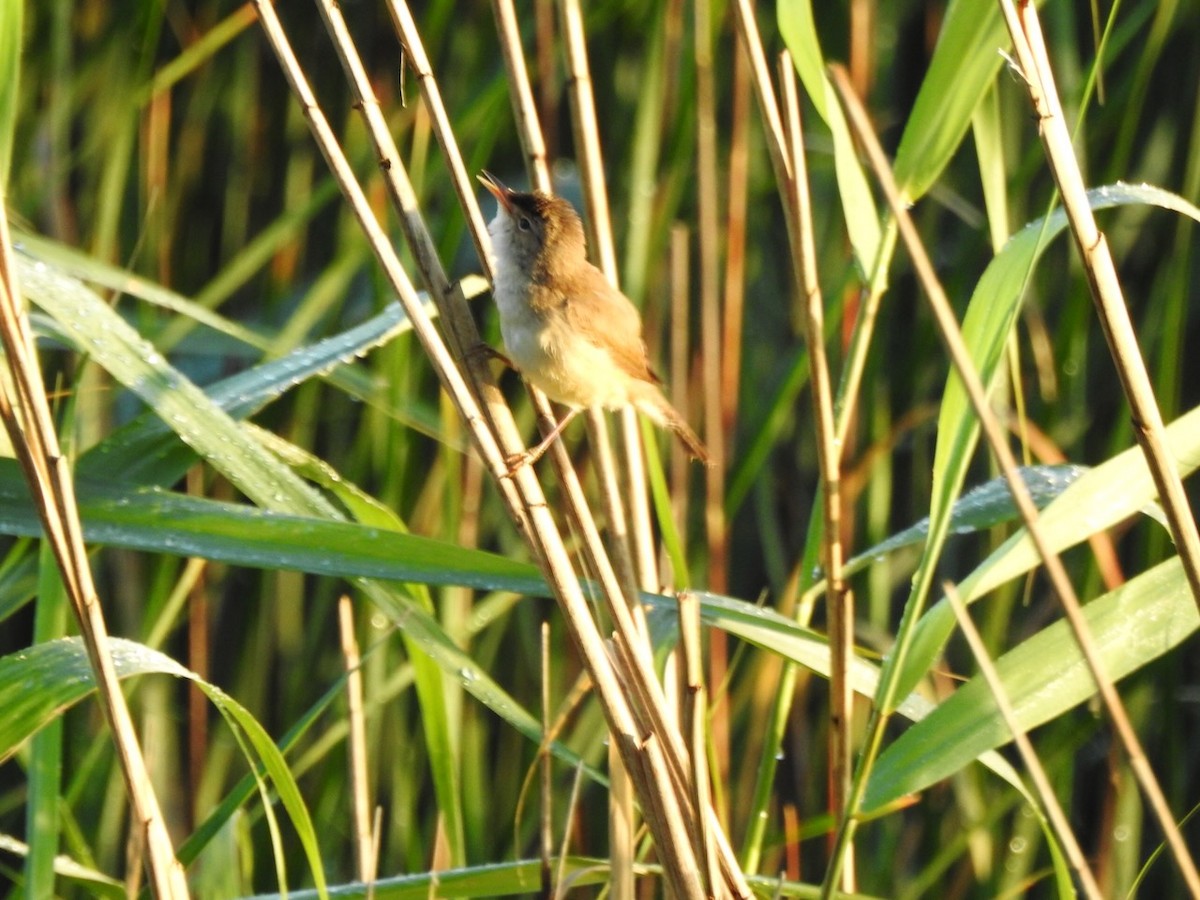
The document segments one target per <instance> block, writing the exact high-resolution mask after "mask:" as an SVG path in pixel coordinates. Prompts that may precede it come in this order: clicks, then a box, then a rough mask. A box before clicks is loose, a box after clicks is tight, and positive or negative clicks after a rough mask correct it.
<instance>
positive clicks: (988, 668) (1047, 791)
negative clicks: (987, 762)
mask: <svg viewBox="0 0 1200 900" xmlns="http://www.w3.org/2000/svg"><path fill="white" fill-rule="evenodd" d="M943 588H944V590H945V594H946V599H947V600H949V601H950V608H951V609H953V610H954V615H955V617H957V619H958V625H959V627H960V628H961V629H962V632H963V636H964V637H965V638H966V639H967V644H968V645H970V647H971V653H972V654H974V656H975V661H976V662H977V663H978V664H979V671H980V672H981V673H982V674H983V678H984V681H986V682H987V686H988V688H989V689H990V690H991V692H992V697H993V698H995V701H996V709H998V710H999V711H1000V715H1001V717H1002V718H1003V719H1004V724H1005V725H1007V726H1008V730H1009V731H1011V732H1012V736H1013V741H1014V742H1015V743H1016V745H1017V751H1018V752H1019V753H1020V754H1021V759H1022V761H1023V762H1024V763H1025V768H1026V769H1028V770H1029V776H1030V778H1031V779H1032V780H1033V787H1034V790H1035V791H1037V795H1038V797H1039V799H1041V801H1042V808H1043V809H1044V810H1045V811H1046V816H1047V817H1048V818H1049V819H1050V823H1051V825H1052V826H1053V827H1054V833H1055V834H1057V835H1058V839H1059V840H1060V841H1061V842H1062V845H1063V849H1064V850H1065V851H1066V854H1067V859H1068V861H1069V862H1070V863H1071V868H1073V869H1074V870H1075V873H1076V874H1077V875H1078V876H1079V883H1080V884H1081V885H1082V886H1083V892H1084V894H1085V895H1086V896H1088V897H1089V898H1092V900H1100V898H1101V897H1103V894H1102V893H1101V892H1100V886H1099V885H1098V884H1097V883H1096V878H1095V876H1094V875H1093V874H1092V870H1091V868H1090V867H1089V866H1088V864H1087V858H1086V857H1085V856H1084V855H1083V849H1082V848H1081V847H1080V846H1079V841H1078V839H1077V838H1076V837H1075V832H1074V831H1073V830H1072V829H1071V823H1070V822H1069V821H1068V820H1067V815H1066V813H1064V812H1063V808H1062V804H1060V803H1059V802H1058V797H1057V796H1055V794H1054V786H1053V785H1051V784H1050V779H1049V778H1048V777H1047V775H1046V770H1045V769H1044V768H1042V763H1041V760H1039V759H1038V755H1037V751H1035V750H1034V749H1033V744H1032V743H1031V742H1030V740H1029V735H1027V734H1026V733H1025V731H1024V730H1023V729H1022V728H1021V723H1020V722H1018V721H1017V714H1016V711H1015V710H1014V709H1013V705H1012V701H1011V700H1009V698H1008V691H1007V690H1005V688H1004V682H1003V681H1001V680H1000V673H999V672H997V671H996V664H995V663H994V662H992V657H991V654H989V653H988V650H987V647H986V646H985V645H984V643H983V637H982V635H980V633H979V630H978V629H977V628H976V627H975V623H974V622H973V621H972V620H971V614H970V613H969V612H967V608H966V606H965V605H964V604H963V602H962V598H961V597H959V596H958V591H957V590H956V589H955V587H954V585H953V584H952V583H951V582H946V583H945V585H943Z"/></svg>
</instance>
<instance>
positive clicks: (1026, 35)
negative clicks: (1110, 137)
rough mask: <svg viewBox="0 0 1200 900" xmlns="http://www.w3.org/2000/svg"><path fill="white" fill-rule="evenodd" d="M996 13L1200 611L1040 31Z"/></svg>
mask: <svg viewBox="0 0 1200 900" xmlns="http://www.w3.org/2000/svg"><path fill="white" fill-rule="evenodd" d="M1000 8H1001V9H1002V10H1003V12H1004V19H1005V22H1006V23H1007V25H1008V30H1009V34H1010V35H1011V36H1012V40H1013V48H1014V49H1015V51H1016V56H1017V62H1018V63H1019V64H1020V66H1021V74H1022V77H1023V78H1024V81H1025V86H1026V89H1027V90H1028V91H1029V99H1030V101H1031V102H1032V104H1033V108H1034V111H1035V112H1036V113H1037V116H1038V133H1039V134H1040V135H1041V138H1042V146H1043V147H1044V148H1045V151H1046V160H1047V162H1048V163H1049V164H1050V171H1051V172H1052V173H1053V175H1054V181H1055V183H1056V184H1057V185H1058V190H1059V194H1060V195H1061V196H1062V203H1063V209H1064V210H1065V211H1066V214H1067V221H1068V222H1069V224H1070V227H1071V235H1072V236H1073V237H1074V238H1075V246H1076V247H1077V248H1078V249H1079V255H1080V258H1081V260H1082V262H1083V269H1084V272H1085V273H1087V280H1088V287H1089V288H1091V293H1092V299H1093V300H1094V301H1095V304H1096V313H1097V315H1098V317H1099V319H1100V325H1101V327H1102V328H1103V329H1104V337H1105V340H1107V341H1108V349H1109V353H1110V354H1111V355H1112V358H1113V363H1114V364H1115V365H1116V368H1117V375H1118V376H1120V379H1121V388H1122V390H1124V392H1125V397H1126V399H1128V401H1129V406H1130V410H1131V412H1132V414H1133V430H1134V435H1135V436H1136V437H1137V441H1138V443H1139V444H1141V446H1142V452H1143V453H1144V454H1145V456H1146V464H1147V465H1148V466H1149V467H1150V474H1151V476H1152V477H1153V478H1154V484H1155V486H1156V487H1157V488H1158V496H1159V500H1160V501H1161V503H1162V507H1163V512H1164V513H1165V514H1166V517H1167V524H1168V526H1169V527H1170V530H1171V537H1172V539H1173V540H1174V542H1175V549H1176V552H1178V554H1179V559H1180V562H1182V563H1183V571H1184V573H1185V574H1186V575H1187V580H1188V585H1189V586H1190V587H1191V589H1192V598H1193V599H1194V600H1195V602H1196V606H1197V608H1200V531H1198V530H1197V527H1196V518H1195V516H1194V515H1193V513H1192V509H1191V506H1190V505H1189V503H1188V498H1187V493H1186V492H1185V491H1184V489H1183V480H1182V479H1181V478H1180V477H1179V469H1178V468H1177V466H1176V463H1175V460H1174V459H1172V458H1171V453H1170V450H1169V449H1168V447H1167V441H1166V436H1165V434H1164V428H1165V426H1164V425H1163V419H1162V413H1161V412H1160V411H1159V408H1158V401H1157V400H1156V399H1155V397H1154V386H1153V385H1152V384H1151V383H1150V375H1149V373H1148V372H1147V371H1146V363H1145V360H1144V359H1143V358H1142V353H1141V350H1140V348H1139V347H1138V342H1137V335H1136V334H1135V333H1134V330H1133V322H1132V321H1131V319H1130V317H1129V308H1128V306H1127V305H1126V303H1125V297H1124V295H1123V293H1122V291H1121V282H1120V279H1118V277H1117V268H1116V265H1115V264H1114V263H1113V258H1112V254H1111V253H1110V252H1109V249H1108V241H1106V240H1105V238H1104V233H1103V232H1102V231H1100V229H1099V228H1098V227H1097V226H1096V219H1095V216H1093V215H1092V208H1091V205H1090V204H1089V203H1088V200H1087V190H1086V187H1085V185H1084V181H1083V174H1082V173H1081V172H1080V171H1079V162H1078V160H1077V159H1076V158H1075V151H1074V148H1073V147H1072V146H1071V134H1070V131H1069V130H1068V128H1067V121H1066V118H1065V117H1064V116H1063V111H1062V104H1061V102H1060V101H1059V99H1058V89H1057V88H1056V87H1055V84H1054V72H1053V70H1052V69H1051V67H1050V59H1049V56H1048V54H1047V52H1046V45H1045V41H1044V40H1043V39H1042V29H1041V25H1040V23H1039V22H1038V16H1037V8H1036V6H1035V5H1034V4H1032V3H1028V2H1021V3H1019V4H1018V6H1017V7H1014V5H1013V2H1012V0H1001V3H1000Z"/></svg>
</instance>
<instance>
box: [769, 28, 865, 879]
mask: <svg viewBox="0 0 1200 900" xmlns="http://www.w3.org/2000/svg"><path fill="white" fill-rule="evenodd" d="M779 83H780V86H781V88H782V91H783V104H782V105H783V118H784V128H785V136H786V138H787V141H788V157H789V159H790V161H791V166H790V168H791V171H792V179H791V181H790V182H789V183H788V187H789V191H788V202H789V205H791V206H792V207H793V213H792V215H793V218H794V220H795V222H796V225H797V228H796V237H797V238H798V241H797V242H796V243H794V244H793V245H792V248H791V255H792V265H793V266H794V267H795V268H796V269H797V272H796V276H797V277H796V283H797V285H798V286H799V289H800V291H801V293H802V294H803V297H802V298H801V305H802V307H803V309H804V310H805V317H804V325H805V339H806V341H807V343H808V358H809V369H810V372H811V374H810V376H809V381H810V382H811V384H812V403H813V421H814V422H815V424H816V435H815V439H816V444H817V462H818V466H819V469H820V472H821V495H822V515H823V519H824V522H823V525H824V532H825V533H824V538H823V540H822V541H821V565H822V566H823V567H824V569H825V582H826V592H825V593H826V609H827V615H828V619H829V656H830V666H829V691H830V697H831V699H830V708H829V742H830V752H829V758H830V788H831V792H830V793H831V797H830V806H831V808H832V811H833V814H834V817H835V818H836V820H837V821H838V822H839V823H840V822H844V821H845V818H846V816H847V815H848V814H849V813H848V810H847V806H846V798H847V796H848V795H849V793H850V778H851V771H852V764H851V746H850V735H851V734H852V733H853V726H854V721H853V715H854V694H853V690H852V689H851V686H850V679H849V666H850V660H851V658H852V654H853V651H854V595H853V594H852V593H851V592H850V589H849V588H848V587H847V585H846V581H845V579H844V578H843V576H842V556H843V555H842V538H841V532H842V492H841V457H842V454H841V448H840V447H839V445H838V441H837V436H836V428H835V426H834V415H833V383H832V381H831V379H830V376H829V362H828V359H827V357H826V354H825V314H824V309H823V301H822V298H821V285H820V282H819V281H818V279H817V253H816V248H815V242H814V240H813V228H812V202H811V199H810V197H809V192H808V169H807V166H806V163H805V158H804V139H803V136H802V133H801V123H800V98H799V92H798V90H797V87H796V69H795V67H794V66H793V65H792V57H791V54H789V53H788V52H787V51H786V50H785V51H783V52H782V53H781V54H780V56H779ZM856 880H857V879H856V878H855V874H854V861H853V855H852V853H851V852H850V851H847V856H846V862H845V864H844V866H843V870H842V890H845V891H850V892H853V891H855V890H857V887H856V884H855V882H856Z"/></svg>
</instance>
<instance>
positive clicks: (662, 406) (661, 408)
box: [637, 389, 712, 466]
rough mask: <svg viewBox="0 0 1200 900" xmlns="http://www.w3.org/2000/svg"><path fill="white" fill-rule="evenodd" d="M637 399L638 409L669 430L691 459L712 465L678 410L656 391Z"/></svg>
mask: <svg viewBox="0 0 1200 900" xmlns="http://www.w3.org/2000/svg"><path fill="white" fill-rule="evenodd" d="M639 399H640V402H639V403H638V404H637V407H638V409H640V410H641V411H642V412H644V413H645V414H646V415H648V416H649V417H650V418H651V419H653V420H654V421H655V422H657V423H658V424H659V425H663V426H665V427H667V428H670V429H671V430H672V431H673V432H675V434H676V436H677V437H678V438H679V440H680V442H682V444H683V446H684V447H686V448H687V452H688V453H690V454H691V455H692V458H693V459H696V460H699V461H700V462H701V463H703V464H704V465H706V466H709V465H712V463H711V462H710V461H709V458H708V451H707V450H705V449H704V442H703V441H701V440H700V437H699V435H697V434H696V432H694V431H692V428H691V426H690V425H688V423H687V420H686V419H684V417H683V416H682V415H680V413H679V410H677V409H676V408H675V407H673V406H672V405H671V404H670V403H668V402H667V398H666V397H664V396H663V395H662V394H661V393H660V392H659V391H658V390H657V389H656V390H655V391H654V394H653V395H651V396H647V397H642V398H639Z"/></svg>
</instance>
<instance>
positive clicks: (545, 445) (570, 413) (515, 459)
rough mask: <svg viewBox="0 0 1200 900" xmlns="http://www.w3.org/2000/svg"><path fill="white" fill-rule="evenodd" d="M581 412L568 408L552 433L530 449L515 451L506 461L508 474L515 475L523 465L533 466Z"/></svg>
mask: <svg viewBox="0 0 1200 900" xmlns="http://www.w3.org/2000/svg"><path fill="white" fill-rule="evenodd" d="M578 413H579V410H578V409H571V410H567V414H566V415H565V416H563V417H562V420H561V421H560V422H559V423H558V424H557V425H555V426H554V428H553V429H551V431H550V433H549V434H548V435H546V436H545V437H544V438H542V439H541V440H540V441H539V442H538V443H537V444H535V445H534V446H532V447H530V448H529V449H528V450H523V451H521V452H520V453H513V454H511V455H510V456H509V457H508V458H507V459H505V460H504V462H505V463H506V464H507V465H508V474H509V475H515V474H516V473H517V470H518V469H520V468H521V466H531V465H533V464H534V463H535V462H537V461H538V460H539V459H541V458H542V456H544V455H545V453H546V451H547V450H549V449H550V445H551V444H553V443H554V440H555V438H557V437H558V436H559V435H560V434H562V431H563V429H564V428H566V427H567V423H568V422H570V421H571V420H572V419H573V418H575V416H576V415H577V414H578Z"/></svg>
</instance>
